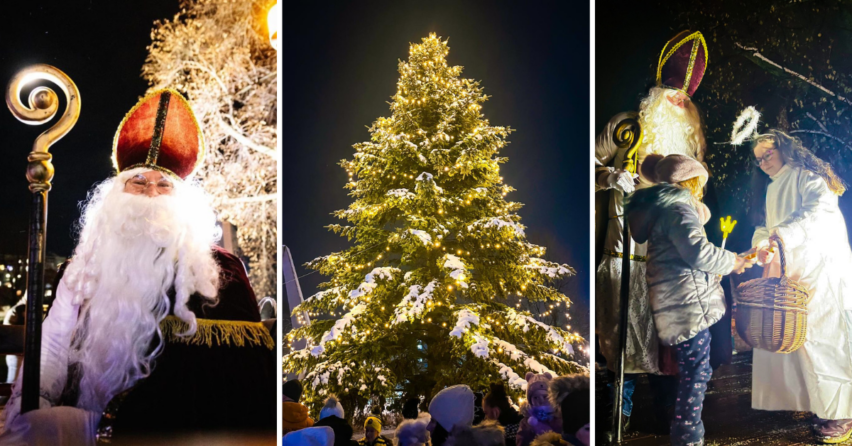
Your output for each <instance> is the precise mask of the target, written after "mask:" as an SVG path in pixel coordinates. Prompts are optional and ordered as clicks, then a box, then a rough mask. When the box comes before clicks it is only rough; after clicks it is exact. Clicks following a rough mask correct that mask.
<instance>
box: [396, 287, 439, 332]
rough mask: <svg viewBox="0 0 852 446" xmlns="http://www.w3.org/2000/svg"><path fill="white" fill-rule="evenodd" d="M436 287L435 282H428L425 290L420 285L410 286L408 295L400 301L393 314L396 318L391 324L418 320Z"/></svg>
mask: <svg viewBox="0 0 852 446" xmlns="http://www.w3.org/2000/svg"><path fill="white" fill-rule="evenodd" d="M437 286H438V281H437V280H433V281H431V282H429V284H428V285H426V287H425V288H423V287H421V286H420V285H412V286H410V287H409V288H408V294H406V295H405V297H403V298H402V301H401V302H400V303H399V305H397V307H396V310H395V312H394V314H395V316H396V317H395V318H394V320H393V324H394V325H396V324H401V323H403V322H406V321H413V320H415V319H417V318H419V317H420V316H421V315H422V314H423V312H424V311H426V307H427V306H428V303H429V302H430V301H431V300H432V293H433V292H434V291H435V288H436V287H437ZM421 290H422V292H421Z"/></svg>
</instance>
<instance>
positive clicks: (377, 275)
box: [349, 267, 399, 299]
mask: <svg viewBox="0 0 852 446" xmlns="http://www.w3.org/2000/svg"><path fill="white" fill-rule="evenodd" d="M398 272H399V270H398V269H397V268H389V267H381V268H375V269H373V270H372V271H370V273H369V274H367V275H366V276H365V277H364V282H362V283H361V285H359V286H358V288H356V289H354V290H352V291H351V292H349V297H350V298H352V299H358V298H360V297H364V296H366V295H368V294H370V292H372V291H373V290H374V289H376V287H377V286H379V284H377V283H376V279H381V280H392V279H393V275H394V274H396V273H398Z"/></svg>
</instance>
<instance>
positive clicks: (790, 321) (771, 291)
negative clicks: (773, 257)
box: [734, 237, 811, 353]
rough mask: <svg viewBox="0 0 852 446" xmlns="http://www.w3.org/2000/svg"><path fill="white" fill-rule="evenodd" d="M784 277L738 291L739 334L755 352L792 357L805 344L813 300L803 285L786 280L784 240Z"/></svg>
mask: <svg viewBox="0 0 852 446" xmlns="http://www.w3.org/2000/svg"><path fill="white" fill-rule="evenodd" d="M772 240H775V241H776V242H778V246H779V248H780V249H779V254H780V255H781V277H767V278H762V279H753V280H749V281H748V282H745V283H742V284H740V286H738V287H737V292H738V294H739V296H737V298H736V302H737V311H736V314H734V319H735V324H736V327H737V333H738V334H739V335H740V336H741V337H742V338H743V340H745V342H746V343H747V344H748V345H750V346H752V347H753V348H759V349H762V350H767V351H770V352H773V353H792V352H794V351H796V350H797V349H798V348H799V347H801V346H802V345H803V344H804V343H805V334H806V333H807V331H808V302H810V301H811V296H810V294H809V293H808V290H807V288H805V287H804V286H803V285H802V284H801V283H799V282H797V281H795V280H792V279H790V278H789V277H787V260H786V258H785V256H784V246H783V244H782V243H781V239H779V238H778V237H773V238H772Z"/></svg>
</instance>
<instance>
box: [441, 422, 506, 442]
mask: <svg viewBox="0 0 852 446" xmlns="http://www.w3.org/2000/svg"><path fill="white" fill-rule="evenodd" d="M504 444H505V437H504V430H503V427H502V426H500V425H499V424H497V422H496V421H490V420H489V421H483V422H482V423H481V424H479V425H477V426H473V427H470V426H456V427H455V428H453V431H452V432H451V433H450V436H449V438H447V441H445V442H444V446H503V445H504Z"/></svg>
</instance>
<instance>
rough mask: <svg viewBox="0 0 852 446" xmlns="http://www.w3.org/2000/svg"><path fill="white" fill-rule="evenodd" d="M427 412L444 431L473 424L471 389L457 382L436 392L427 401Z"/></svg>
mask: <svg viewBox="0 0 852 446" xmlns="http://www.w3.org/2000/svg"><path fill="white" fill-rule="evenodd" d="M429 413H430V414H431V415H432V418H433V419H434V420H435V421H437V422H438V424H440V425H441V427H443V428H444V429H445V430H446V431H448V432H449V431H452V430H453V427H454V426H470V425H472V424H473V391H472V390H470V387H468V386H466V385H464V384H458V385H455V386H452V387H447V388H446V389H444V390H442V391H440V392H438V394H437V395H435V398H432V402H431V403H429Z"/></svg>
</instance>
